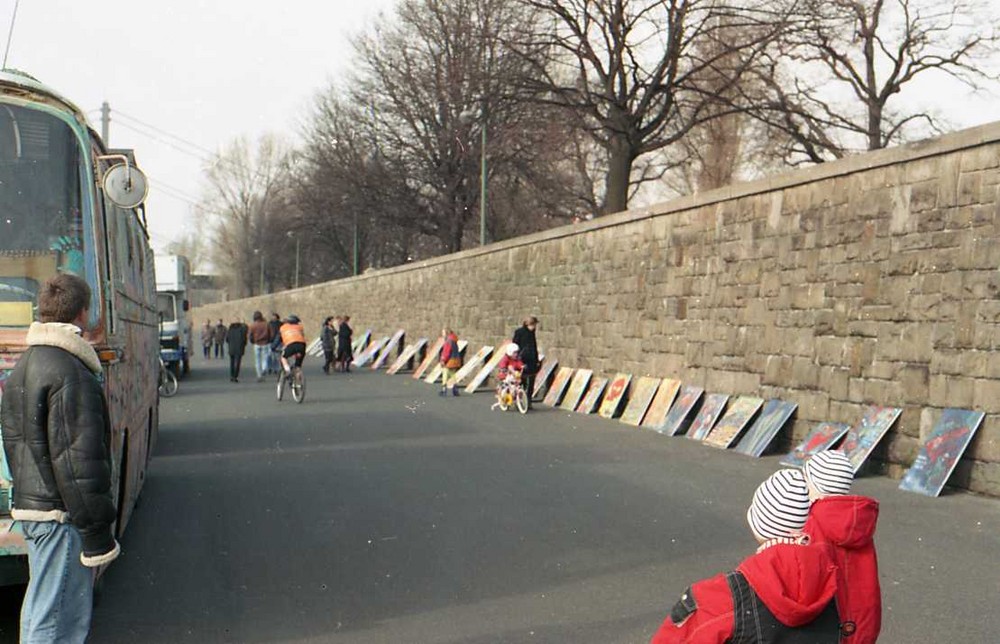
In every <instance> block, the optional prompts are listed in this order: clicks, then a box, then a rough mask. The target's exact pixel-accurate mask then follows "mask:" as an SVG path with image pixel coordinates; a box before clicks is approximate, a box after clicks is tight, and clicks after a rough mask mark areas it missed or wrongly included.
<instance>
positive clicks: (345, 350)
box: [337, 315, 354, 372]
mask: <svg viewBox="0 0 1000 644" xmlns="http://www.w3.org/2000/svg"><path fill="white" fill-rule="evenodd" d="M350 321H351V316H349V315H345V316H344V320H343V321H342V322H341V323H340V327H339V328H338V329H337V362H338V363H339V364H340V370H341V371H344V372H349V371H350V370H351V360H353V359H354V355H353V354H352V350H351V342H352V341H353V335H354V330H353V329H352V328H351V325H350Z"/></svg>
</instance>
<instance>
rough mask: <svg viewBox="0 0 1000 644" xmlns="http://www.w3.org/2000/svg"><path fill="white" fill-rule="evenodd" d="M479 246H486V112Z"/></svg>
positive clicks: (480, 188) (480, 178) (481, 165)
mask: <svg viewBox="0 0 1000 644" xmlns="http://www.w3.org/2000/svg"><path fill="white" fill-rule="evenodd" d="M479 245H480V246H485V245H486V112H485V110H484V111H483V140H482V154H481V155H480V159H479Z"/></svg>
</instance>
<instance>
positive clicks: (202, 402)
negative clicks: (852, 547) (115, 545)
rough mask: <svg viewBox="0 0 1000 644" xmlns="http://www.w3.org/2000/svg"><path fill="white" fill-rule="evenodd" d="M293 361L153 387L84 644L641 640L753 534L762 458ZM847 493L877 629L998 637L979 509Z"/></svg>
mask: <svg viewBox="0 0 1000 644" xmlns="http://www.w3.org/2000/svg"><path fill="white" fill-rule="evenodd" d="M307 370H308V371H307V373H308V377H309V381H308V385H309V391H308V397H307V400H306V402H305V403H304V404H302V405H295V404H294V403H291V402H288V401H286V402H283V403H280V404H278V403H276V402H275V401H274V398H273V393H272V387H271V384H270V383H269V382H268V383H262V384H257V383H254V382H253V378H252V377H250V378H247V377H244V382H241V383H239V384H232V383H229V382H228V380H227V375H226V373H225V372H224V370H223V369H222V366H221V363H211V364H209V365H205V364H203V363H199V364H196V365H195V371H194V373H193V374H192V376H191V377H190V378H188V379H186V380H184V381H183V382H182V384H181V391H180V393H179V394H178V396H177V397H176V398H174V399H171V400H165V401H164V402H163V405H162V408H163V418H162V425H161V429H160V440H159V445H158V447H157V451H156V455H155V457H154V460H153V463H152V466H151V471H150V478H149V480H148V481H147V483H146V488H145V491H144V493H143V499H142V505H141V506H140V508H139V509H138V511H137V513H136V514H135V515H134V517H133V519H132V523H131V525H130V527H129V531H128V533H127V535H126V536H125V539H124V543H123V551H124V554H123V555H122V557H121V559H120V560H119V561H118V562H117V563H116V564H115V565H114V566H113V567H112V568H111V570H110V571H109V573H108V576H107V578H106V583H105V588H104V591H103V594H102V596H101V599H100V602H99V604H98V606H97V608H96V611H95V615H94V626H93V631H92V633H93V634H92V638H91V640H90V641H91V642H96V643H105V642H108V643H117V642H121V643H129V644H133V643H137V642H139V643H156V642H164V643H166V642H170V643H174V642H197V643H203V642H351V643H379V644H382V643H385V642H415V643H440V644H452V643H455V644H457V643H464V644H487V643H501V642H546V643H547V642H553V643H562V642H574V643H588V642H589V643H594V644H611V643H626V642H637V643H640V642H647V641H648V640H649V637H650V636H651V634H652V633H653V632H654V631H655V630H656V628H657V627H658V626H659V624H660V622H661V621H662V619H663V618H664V617H665V615H666V613H667V611H668V610H669V607H670V606H671V605H672V604H673V602H674V601H675V600H676V598H677V596H679V594H680V593H681V592H682V591H683V590H684V589H685V588H686V587H687V586H688V585H689V584H690V583H691V582H692V581H695V580H697V579H700V578H703V577H705V576H708V575H711V574H714V573H716V572H718V571H722V570H726V569H728V568H731V567H733V566H734V565H735V564H737V563H738V562H739V561H740V559H742V558H743V557H744V556H746V555H748V554H750V553H751V552H752V550H753V548H754V543H753V540H752V537H751V536H750V534H749V532H748V530H747V528H746V525H745V522H744V514H745V511H746V506H747V504H748V503H749V500H750V496H751V494H752V492H753V489H754V488H755V487H756V485H757V484H758V483H759V482H760V481H761V480H763V479H764V478H765V477H766V476H767V475H768V474H769V473H770V472H771V471H772V470H773V469H774V468H776V467H777V460H778V459H777V457H768V458H764V459H760V460H753V459H749V458H745V457H742V456H740V455H737V454H734V453H726V452H722V451H719V450H716V449H713V448H711V447H708V446H705V445H701V444H696V443H694V442H692V441H689V440H687V439H684V438H665V437H662V436H660V435H658V434H654V433H652V432H646V431H642V430H637V429H634V428H631V427H627V426H625V425H622V424H620V423H617V422H611V421H607V420H603V419H600V418H597V417H583V416H580V415H577V414H569V413H566V412H562V411H557V410H552V409H548V408H544V407H541V406H540V405H539V406H538V408H536V410H534V411H533V412H532V413H530V414H529V415H527V416H521V415H519V414H517V413H515V412H508V413H502V412H499V411H493V412H491V411H490V409H489V408H490V404H491V402H492V400H491V397H490V396H489V395H488V394H486V393H480V394H477V395H474V396H462V397H460V398H457V399H452V398H448V399H441V398H439V397H437V396H436V395H435V394H436V391H435V389H434V388H433V387H431V386H430V385H426V384H424V383H422V382H415V381H413V380H412V379H411V378H409V377H407V376H404V375H400V376H386V375H385V374H384V373H372V372H370V371H367V370H364V371H362V372H361V373H355V374H351V375H345V374H336V375H332V376H328V377H324V376H323V375H322V374H321V373H320V372H319V370H318V367H317V366H316V364H315V362H314V363H313V364H312V365H308V366H307ZM856 489H857V491H859V493H863V494H869V495H872V496H875V497H877V498H878V499H879V500H880V501H881V503H882V515H881V520H880V524H879V532H878V540H877V543H878V548H879V555H880V563H881V573H882V585H883V597H884V604H885V613H884V628H883V637H882V639H881V640H880V641H883V642H890V643H895V642H907V643H911V642H944V641H953V642H993V641H997V640H998V639H1000V611H997V610H996V606H997V597H998V596H1000V566H997V564H996V553H998V552H1000V501H998V500H995V499H984V498H978V497H974V496H971V495H966V494H949V495H946V496H943V497H941V498H938V499H927V498H923V497H920V496H917V495H912V494H907V493H904V492H901V491H898V490H897V489H896V482H894V481H891V480H889V479H886V478H882V477H871V478H865V479H862V480H860V481H858V483H857V484H856ZM0 601H3V602H4V604H5V605H4V608H3V609H0V633H7V634H9V633H11V632H12V631H13V630H14V628H15V627H16V615H15V614H14V613H15V610H14V609H12V608H11V604H12V602H11V601H10V600H9V599H8V596H0Z"/></svg>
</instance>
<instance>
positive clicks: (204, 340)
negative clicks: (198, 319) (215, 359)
mask: <svg viewBox="0 0 1000 644" xmlns="http://www.w3.org/2000/svg"><path fill="white" fill-rule="evenodd" d="M213 342H215V327H214V326H212V321H211V320H205V326H203V327H201V350H202V354H203V355H204V357H205V359H206V360H211V358H212V343H213Z"/></svg>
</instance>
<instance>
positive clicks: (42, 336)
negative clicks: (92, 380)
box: [27, 322, 101, 374]
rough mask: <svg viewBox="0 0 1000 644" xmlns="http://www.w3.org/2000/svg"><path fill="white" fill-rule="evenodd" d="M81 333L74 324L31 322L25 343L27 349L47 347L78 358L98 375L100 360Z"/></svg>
mask: <svg viewBox="0 0 1000 644" xmlns="http://www.w3.org/2000/svg"><path fill="white" fill-rule="evenodd" d="M81 333H82V332H81V331H80V328H79V327H77V326H76V325H75V324H63V323H62V322H32V324H31V326H30V327H29V328H28V337H27V342H28V346H29V347H37V346H47V347H56V348H59V349H62V350H63V351H67V352H69V353H71V354H73V355H74V356H76V357H77V358H79V359H80V360H81V361H82V362H83V364H85V365H87V368H88V369H90V370H91V371H93V372H94V373H96V374H100V373H101V360H100V358H98V357H97V352H96V351H94V347H92V346H91V345H90V343H89V342H87V341H86V340H84V339H83V337H82V336H81V335H80V334H81Z"/></svg>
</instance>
